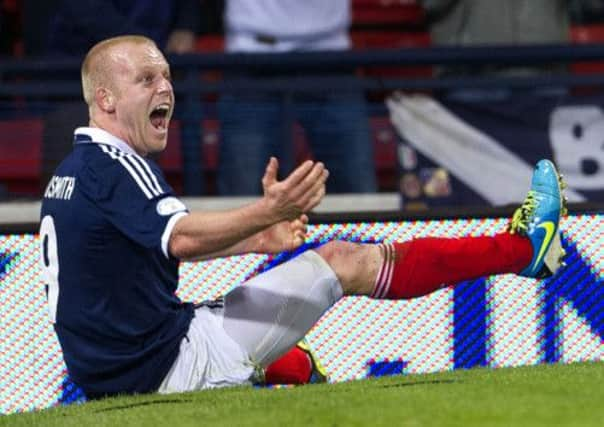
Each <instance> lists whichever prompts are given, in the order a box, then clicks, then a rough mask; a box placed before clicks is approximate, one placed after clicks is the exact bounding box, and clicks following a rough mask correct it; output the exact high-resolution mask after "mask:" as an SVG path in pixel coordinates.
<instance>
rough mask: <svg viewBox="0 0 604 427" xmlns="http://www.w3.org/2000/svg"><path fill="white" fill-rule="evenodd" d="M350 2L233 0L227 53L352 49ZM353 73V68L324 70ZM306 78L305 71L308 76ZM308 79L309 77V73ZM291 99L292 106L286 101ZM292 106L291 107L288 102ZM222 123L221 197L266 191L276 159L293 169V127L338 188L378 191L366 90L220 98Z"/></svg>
mask: <svg viewBox="0 0 604 427" xmlns="http://www.w3.org/2000/svg"><path fill="white" fill-rule="evenodd" d="M350 8H351V6H350V0H330V1H324V0H306V1H298V0H227V1H226V5H225V13H224V21H225V22H224V24H225V33H226V50H227V52H230V53H282V52H294V51H334V50H335V51H338V50H346V49H349V48H350V39H349V35H348V29H349V25H350V19H351V18H350ZM342 74H344V75H346V74H348V75H349V76H350V77H353V75H352V74H353V70H350V71H349V72H346V71H344V72H343V71H337V72H336V71H334V72H329V73H321V75H322V76H325V75H331V76H339V75H342ZM300 75H302V73H300ZM303 75H304V76H307V75H308V74H306V73H304V74H303ZM289 76H298V73H295V72H288V73H287V74H279V73H270V74H268V75H267V73H266V71H265V70H258V71H254V70H241V71H238V72H237V73H233V74H231V75H230V76H229V78H231V79H238V78H241V79H257V80H259V81H260V80H266V81H270V79H271V78H273V77H289ZM284 101H286V103H284ZM286 105H287V107H286ZM219 115H220V119H221V125H222V141H221V146H220V162H219V170H218V191H219V193H220V194H221V195H252V194H254V195H255V194H260V192H261V186H260V181H261V178H262V176H263V174H264V167H265V165H266V163H267V161H268V159H269V158H270V157H271V156H273V155H276V156H278V157H280V158H281V159H282V160H283V159H289V163H288V161H285V162H283V161H282V166H285V167H284V168H283V171H284V172H285V173H287V172H289V171H290V170H291V168H292V161H291V153H292V148H293V147H292V143H291V141H292V124H293V123H294V120H295V119H297V120H298V122H299V123H300V124H301V125H302V126H303V128H304V130H305V132H306V135H307V137H308V141H309V144H310V148H311V151H312V155H313V157H314V158H315V159H317V160H319V161H322V162H324V163H325V164H326V166H327V167H328V168H329V170H330V173H331V179H330V182H329V183H328V184H327V185H328V190H329V191H330V192H333V193H348V192H374V191H375V190H376V177H375V165H374V158H373V147H372V143H371V139H370V133H369V122H368V113H367V107H366V104H365V99H364V96H363V93H362V92H360V91H358V90H354V89H353V90H350V91H347V92H341V91H329V90H322V91H321V92H320V93H319V92H313V93H295V94H291V96H290V94H287V95H286V96H284V94H282V93H275V92H272V93H267V92H263V93H259V92H257V93H237V94H235V93H228V94H225V95H224V96H223V97H222V98H221V100H220V103H219Z"/></svg>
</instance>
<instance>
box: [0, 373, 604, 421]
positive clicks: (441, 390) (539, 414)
mask: <svg viewBox="0 0 604 427" xmlns="http://www.w3.org/2000/svg"><path fill="white" fill-rule="evenodd" d="M202 425H205V426H212V427H216V426H272V425H276V426H287V427H293V426H414V427H416V426H417V427H420V426H464V427H475V426H476V427H478V426H480V427H485V426H514V427H516V426H547V427H550V426H581V427H589V426H594V427H596V426H597V427H601V426H603V425H604V363H582V364H571V365H540V366H535V367H523V368H514V369H496V370H491V369H473V370H467V371H453V372H445V373H439V374H430V375H409V376H397V377H388V378H379V379H368V380H363V381H352V382H348V383H340V384H321V385H309V386H304V387H297V388H289V389H257V388H249V387H245V388H243V387H237V388H230V389H221V390H209V391H202V392H196V393H186V394H178V395H163V396H162V395H142V396H128V397H121V398H111V399H105V400H102V401H96V402H89V403H85V404H82V405H69V406H61V407H57V408H53V409H49V410H45V411H40V412H35V413H25V414H16V415H10V416H6V417H0V426H11V427H19V426H40V427H42V426H57V427H58V426H61V427H70V426H74V427H76V426H77V427H82V426H83V427H100V426H107V427H114V426H120V427H122V426H145V427H148V426H170V427H188V426H202Z"/></svg>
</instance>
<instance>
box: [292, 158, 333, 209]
mask: <svg viewBox="0 0 604 427" xmlns="http://www.w3.org/2000/svg"><path fill="white" fill-rule="evenodd" d="M326 170H327V169H325V165H324V164H323V163H321V162H319V163H316V164H315V165H314V166H313V168H312V169H311V170H310V171H309V172H308V174H306V176H305V177H304V179H303V180H302V181H300V182H299V183H298V185H296V186H295V187H293V188H292V189H291V190H290V195H291V197H292V199H294V200H295V199H298V198H305V197H306V195H307V194H308V193H309V192H310V193H314V190H313V188H314V187H316V186H317V185H323V184H324V182H325V179H326V178H325V171H326Z"/></svg>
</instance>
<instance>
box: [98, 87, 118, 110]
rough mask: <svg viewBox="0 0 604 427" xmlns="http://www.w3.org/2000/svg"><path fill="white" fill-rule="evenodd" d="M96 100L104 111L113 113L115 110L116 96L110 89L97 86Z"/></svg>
mask: <svg viewBox="0 0 604 427" xmlns="http://www.w3.org/2000/svg"><path fill="white" fill-rule="evenodd" d="M95 101H96V104H97V105H98V107H99V108H100V109H101V110H102V111H104V112H106V113H113V112H114V111H115V97H114V96H113V93H111V91H110V90H109V89H107V88H104V87H100V88H97V90H96V92H95Z"/></svg>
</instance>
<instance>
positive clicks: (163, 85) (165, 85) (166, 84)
mask: <svg viewBox="0 0 604 427" xmlns="http://www.w3.org/2000/svg"><path fill="white" fill-rule="evenodd" d="M157 92H159V93H163V92H172V83H170V80H168V79H166V78H165V77H162V79H161V81H160V82H159V84H158V86H157Z"/></svg>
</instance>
